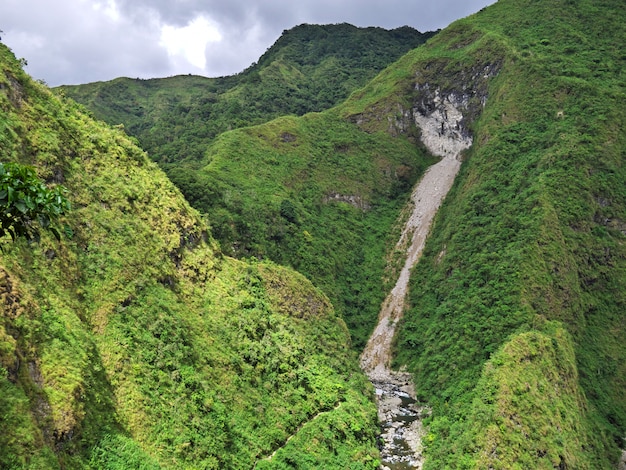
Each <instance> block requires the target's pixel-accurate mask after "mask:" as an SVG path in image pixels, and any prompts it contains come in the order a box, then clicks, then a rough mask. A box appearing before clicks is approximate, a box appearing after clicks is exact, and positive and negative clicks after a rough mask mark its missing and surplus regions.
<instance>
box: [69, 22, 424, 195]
mask: <svg viewBox="0 0 626 470" xmlns="http://www.w3.org/2000/svg"><path fill="white" fill-rule="evenodd" d="M430 36H432V33H425V34H422V33H420V32H418V31H416V30H414V29H412V28H409V27H402V28H398V29H394V30H385V29H382V28H357V27H354V26H351V25H348V24H337V25H324V26H318V25H306V24H304V25H300V26H297V27H295V28H292V29H290V30H288V31H284V32H283V34H282V35H281V37H280V38H279V39H278V40H277V41H276V43H275V44H274V45H273V46H272V47H270V48H269V49H268V50H267V52H266V53H265V54H263V56H262V57H261V58H260V59H259V61H258V63H257V64H253V65H251V66H250V67H249V68H247V69H246V70H244V71H243V72H241V73H240V74H237V75H233V76H229V77H221V78H205V77H196V76H177V77H171V78H166V79H155V80H139V79H137V80H133V79H127V78H119V79H116V80H113V81H111V82H105V83H93V84H86V85H78V86H65V87H61V88H60V89H61V90H62V91H63V93H65V94H67V95H68V96H70V97H72V98H73V99H75V100H76V101H78V102H80V103H82V104H84V105H86V106H87V107H89V109H90V110H91V111H92V112H93V113H94V114H95V116H96V117H97V118H99V119H103V120H105V121H106V122H108V123H110V124H112V125H117V124H123V125H124V126H125V129H126V130H127V132H129V133H130V134H131V135H133V136H135V137H137V138H138V139H139V142H140V143H141V145H142V147H143V148H144V149H145V150H147V151H148V153H149V154H150V156H151V157H152V158H153V159H154V160H156V161H157V162H159V163H160V164H166V163H172V162H179V161H181V160H185V159H200V158H202V156H203V154H204V151H205V148H206V146H207V145H208V144H209V143H210V142H211V141H212V140H213V139H214V138H215V137H217V136H218V135H219V134H221V133H222V132H225V131H227V130H230V129H236V128H241V127H245V126H249V125H254V124H259V123H262V122H266V121H269V120H270V119H273V118H276V117H279V116H284V115H290V114H295V115H303V114H306V113H308V112H312V111H322V110H324V109H328V108H330V107H331V106H334V105H336V104H338V103H340V102H341V101H342V100H344V99H346V98H347V97H348V96H349V94H350V93H351V92H352V91H354V90H355V89H357V88H359V87H360V86H363V85H364V84H365V83H367V81H368V80H370V79H372V78H373V77H374V76H375V75H376V73H378V72H379V71H380V70H381V69H383V68H384V67H386V66H387V65H389V64H390V63H391V62H393V61H394V60H396V59H397V58H399V57H400V56H402V55H403V54H404V53H406V52H407V51H409V50H411V49H412V48H414V47H417V46H419V45H420V44H422V43H424V42H425V41H426V39H428V38H429V37H430ZM169 168H170V167H169V166H166V167H165V169H166V171H168V174H169ZM185 195H186V196H187V197H189V195H188V194H187V193H185ZM190 199H191V198H190Z"/></svg>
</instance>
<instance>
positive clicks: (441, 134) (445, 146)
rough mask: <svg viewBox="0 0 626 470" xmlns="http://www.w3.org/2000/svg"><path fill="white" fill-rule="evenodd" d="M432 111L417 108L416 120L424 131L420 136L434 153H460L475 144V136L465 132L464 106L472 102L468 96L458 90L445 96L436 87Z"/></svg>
mask: <svg viewBox="0 0 626 470" xmlns="http://www.w3.org/2000/svg"><path fill="white" fill-rule="evenodd" d="M429 105H430V106H429V108H434V109H432V111H430V112H428V113H424V112H423V111H422V112H420V111H418V110H415V112H414V119H415V124H417V126H418V127H419V128H420V130H421V132H422V134H421V136H420V140H421V141H422V143H423V144H424V146H425V147H426V148H427V149H428V151H429V152H430V153H432V154H433V155H437V156H440V157H456V156H457V155H459V154H460V153H461V152H462V151H463V150H465V149H467V148H469V147H470V146H471V145H472V139H471V137H469V135H466V133H465V132H463V128H462V122H463V113H462V112H461V109H462V108H466V107H467V105H468V102H467V98H466V97H464V96H459V95H457V94H449V95H446V96H443V97H442V96H441V93H440V91H439V89H437V90H435V92H434V96H433V97H432V102H431V103H429Z"/></svg>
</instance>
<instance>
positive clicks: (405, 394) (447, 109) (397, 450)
mask: <svg viewBox="0 0 626 470" xmlns="http://www.w3.org/2000/svg"><path fill="white" fill-rule="evenodd" d="M460 107H461V108H462V107H463V103H461V102H458V100H457V99H455V98H454V97H452V96H446V97H442V96H441V95H440V94H439V91H438V90H437V91H436V92H435V93H434V94H433V95H432V106H431V107H430V112H429V113H427V114H426V113H420V112H416V113H415V115H414V119H415V122H416V124H417V125H418V126H419V127H420V129H421V140H422V143H423V144H424V145H425V146H426V147H427V148H428V149H429V151H430V152H431V153H433V154H434V155H438V156H441V157H442V159H441V160H440V161H439V162H438V163H436V164H435V165H433V166H431V167H430V168H429V169H428V170H427V171H426V173H425V174H424V176H423V177H422V179H421V180H420V182H419V183H418V184H417V185H416V187H415V188H414V190H413V193H412V195H411V201H410V204H411V205H412V208H411V215H410V217H409V218H408V220H407V221H406V223H405V225H404V227H403V231H402V234H401V236H400V239H399V240H398V243H397V244H396V248H397V249H403V248H404V247H406V261H405V263H404V266H403V268H402V270H401V271H400V274H399V276H398V279H397V282H396V284H395V286H394V287H393V289H392V290H391V292H390V293H389V295H388V296H387V298H386V299H385V301H384V302H383V305H382V307H381V310H380V314H379V317H378V324H377V326H376V328H375V330H374V332H373V333H372V335H371V336H370V339H369V341H368V343H367V345H366V347H365V349H364V351H363V353H362V355H361V368H362V369H363V371H364V372H365V373H366V374H367V376H368V377H369V379H370V381H371V382H372V384H373V385H374V387H375V389H376V399H377V403H378V417H379V420H380V423H381V427H382V429H381V435H380V442H381V459H382V466H381V468H382V469H389V470H402V469H411V468H422V465H423V456H422V443H421V438H422V435H423V427H422V420H421V418H422V416H423V415H424V414H425V413H427V412H428V408H427V407H426V406H420V405H419V404H417V403H416V401H415V385H414V384H413V380H412V376H411V374H408V373H404V372H398V371H393V370H391V367H390V364H391V344H392V341H393V337H394V334H395V330H396V325H397V324H398V321H399V320H400V318H401V317H402V313H403V310H404V306H405V298H406V294H407V291H408V285H409V277H410V272H411V269H412V268H413V267H414V266H415V264H416V263H417V262H418V261H419V258H420V256H421V253H422V250H423V248H424V244H425V242H426V237H427V235H428V232H429V230H430V226H431V224H432V221H433V219H434V217H435V214H436V213H437V209H438V208H439V206H440V204H441V202H442V201H443V199H444V198H445V196H446V194H447V193H448V191H449V190H450V188H451V187H452V183H453V182H454V178H455V176H456V174H457V173H458V171H459V168H460V166H461V161H460V153H461V151H463V150H464V149H466V148H468V147H469V146H470V145H471V143H472V142H471V138H470V137H468V136H467V134H466V133H464V132H462V131H461V129H460V126H459V122H460V121H461V120H462V113H461V111H460V110H459V108H460Z"/></svg>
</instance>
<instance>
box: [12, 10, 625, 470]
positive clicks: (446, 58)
mask: <svg viewBox="0 0 626 470" xmlns="http://www.w3.org/2000/svg"><path fill="white" fill-rule="evenodd" d="M625 16H626V10H624V8H623V5H622V2H621V1H619V0H595V1H592V0H544V1H541V2H537V1H534V0H500V1H499V2H498V3H496V4H495V5H493V6H491V7H489V8H486V9H484V10H483V11H481V12H479V13H478V14H476V15H474V16H472V17H469V18H467V19H464V20H461V21H458V22H456V23H454V24H453V25H451V26H450V27H449V28H447V29H446V30H444V31H442V32H441V33H440V34H438V35H437V36H436V37H434V38H432V39H431V40H430V41H429V43H428V44H427V45H426V46H424V47H419V48H416V49H415V50H412V51H411V52H409V53H408V54H406V55H404V56H403V57H402V58H401V59H400V60H399V61H398V62H396V63H395V64H393V65H392V66H391V67H389V68H387V69H385V70H384V71H383V72H382V73H381V74H379V75H378V76H377V77H376V78H375V79H373V80H372V81H371V82H369V83H368V85H367V86H365V87H364V88H363V89H361V90H358V91H356V92H354V93H352V95H351V97H350V98H349V99H348V100H347V101H346V102H345V103H343V104H342V105H340V106H339V107H337V108H334V109H332V110H329V111H325V112H322V113H311V114H307V115H305V116H302V117H294V116H288V117H281V118H279V119H276V120H274V121H271V122H267V123H265V124H263V125H260V126H256V127H246V128H243V129H238V130H234V131H232V132H226V133H223V134H219V135H218V136H217V137H215V136H216V135H217V132H219V130H216V131H215V134H213V135H210V136H209V135H208V134H207V135H203V136H201V138H200V140H198V141H197V142H203V143H202V145H200V146H199V147H198V148H197V149H193V148H192V149H191V150H189V151H188V152H187V151H185V152H182V151H181V152H179V153H176V155H178V156H179V157H180V156H183V155H184V156H187V157H189V158H187V159H186V160H184V161H182V164H181V163H180V162H176V163H175V164H174V162H170V163H169V166H168V167H167V169H168V172H169V174H170V175H172V178H173V179H174V180H175V181H176V183H177V184H178V185H179V186H180V187H181V188H182V189H183V191H184V193H185V194H187V195H190V198H191V199H193V200H194V203H195V204H196V206H197V207H198V208H199V209H201V210H202V211H203V212H205V213H206V214H207V217H208V222H209V223H210V225H211V230H212V233H215V235H216V237H217V238H218V239H219V240H220V245H221V248H218V246H220V245H218V244H217V243H215V242H214V241H213V239H212V238H211V235H210V234H209V232H208V229H207V226H206V225H205V223H204V222H202V221H201V220H200V218H199V216H198V215H197V214H196V213H195V212H194V211H193V210H191V209H190V208H189V207H188V206H187V204H186V203H185V202H184V201H183V199H182V198H181V197H180V194H179V193H178V190H177V189H176V188H175V187H174V186H173V185H172V184H171V183H170V182H169V181H168V180H167V179H166V178H164V176H163V175H162V173H160V172H159V171H158V170H157V168H156V167H155V166H154V165H152V164H150V163H149V162H148V161H147V159H146V157H145V156H144V155H143V154H142V153H141V152H140V151H139V150H138V149H137V148H136V147H134V146H133V145H132V144H131V143H130V142H129V140H128V139H127V138H126V137H124V136H123V134H122V133H121V132H119V131H114V130H109V129H106V128H105V127H104V126H101V125H98V124H95V123H93V122H92V121H90V120H89V119H87V118H86V117H85V116H84V115H83V114H81V112H80V111H79V110H78V109H76V108H77V106H75V105H71V104H68V103H66V102H64V101H62V100H60V99H57V98H54V97H52V96H50V95H49V94H48V92H47V91H45V90H43V89H42V88H41V87H39V86H38V85H36V84H33V83H32V82H31V81H30V80H28V79H27V78H26V77H24V76H23V73H22V72H21V71H19V70H18V69H17V64H16V63H15V60H14V59H12V58H11V57H10V56H9V55H8V54H7V53H5V52H3V54H5V56H3V61H4V62H3V66H4V67H5V70H6V68H7V67H8V68H9V70H10V72H9V73H8V74H6V75H5V76H4V78H2V80H3V81H2V86H0V97H2V99H3V100H4V101H2V103H1V106H2V111H3V114H1V115H0V119H2V121H0V129H2V133H1V134H0V136H1V137H0V138H1V139H2V140H0V142H2V144H3V151H4V149H5V148H7V149H9V151H8V152H7V155H8V156H9V157H8V159H9V160H12V161H20V162H23V163H28V164H33V165H35V166H36V167H37V171H38V174H39V176H40V177H41V178H43V179H44V180H45V181H47V182H49V183H54V182H61V183H63V184H64V185H66V186H67V187H68V189H69V190H70V194H71V195H72V204H73V206H74V208H75V209H74V211H73V212H72V213H70V215H68V216H67V223H68V225H69V226H70V227H71V228H72V230H73V231H74V236H73V238H72V239H70V240H62V241H61V242H60V243H57V242H55V241H53V240H49V239H47V238H45V237H43V238H42V242H41V244H40V245H28V244H26V243H25V242H23V241H18V242H17V243H15V244H10V243H7V247H6V248H5V251H4V253H3V255H2V256H3V257H2V271H1V274H2V278H1V279H2V284H1V285H2V288H3V291H2V293H1V295H2V298H3V299H4V302H3V308H4V315H3V317H2V321H3V324H2V329H0V341H1V343H0V345H1V346H0V348H1V349H0V364H2V366H3V367H4V370H5V371H6V372H5V373H4V376H3V378H2V382H0V383H1V385H0V386H1V387H2V393H0V400H2V402H1V403H0V406H1V407H2V409H3V410H8V411H7V412H6V413H5V414H3V415H2V416H3V418H2V419H3V420H4V421H3V429H12V430H15V431H14V432H12V433H9V434H8V435H3V436H2V437H0V450H1V452H0V456H3V457H2V458H5V459H6V461H5V462H2V464H3V465H5V466H8V465H10V464H18V465H19V464H21V463H22V462H26V461H28V462H29V463H30V465H31V466H32V467H35V466H36V465H38V464H39V462H45V464H48V463H49V462H53V463H56V462H58V464H57V466H61V465H66V466H75V467H79V466H81V465H83V464H87V463H88V462H90V464H91V465H92V466H94V467H105V468H106V467H107V466H108V467H109V468H124V466H131V467H132V466H137V467H139V466H140V465H144V466H145V467H146V468H154V467H156V466H162V467H177V466H178V467H181V466H182V467H184V466H185V465H187V466H194V467H198V466H202V465H204V466H207V467H211V466H213V467H220V466H221V467H226V468H228V467H234V468H247V467H250V466H251V463H252V462H256V461H257V460H259V459H261V458H263V459H262V460H259V461H258V463H257V468H268V467H269V468H294V467H295V468H316V467H317V468H332V466H336V467H338V468H361V467H364V468H373V467H375V466H376V460H375V459H376V451H375V449H374V440H373V439H374V437H373V435H374V432H375V430H374V428H375V425H374V423H375V420H376V417H375V412H374V411H373V408H372V405H371V403H370V402H369V401H368V393H369V392H368V388H367V387H366V386H365V384H364V383H363V378H362V375H361V374H360V373H359V372H358V371H357V370H356V367H355V361H354V353H353V352H352V351H351V350H350V347H349V345H348V343H349V341H348V336H347V332H346V331H345V329H344V328H343V323H342V322H341V320H340V319H339V316H343V317H344V318H345V319H346V321H347V324H348V326H349V328H350V329H351V332H350V333H351V334H352V336H353V338H354V342H353V344H354V345H356V347H357V348H358V347H359V346H360V345H361V344H362V342H363V340H364V338H365V337H366V335H367V332H368V330H369V328H371V325H373V323H374V321H375V317H376V310H377V306H378V304H379V303H380V300H381V298H382V295H383V294H384V289H383V286H384V284H385V283H384V281H382V278H383V277H384V276H385V275H387V276H389V273H384V272H383V260H384V254H385V250H388V249H389V246H390V244H389V243H387V241H388V240H393V238H391V237H390V233H391V232H392V231H393V230H394V228H393V227H394V220H395V219H396V217H397V216H398V214H399V212H400V207H401V205H402V202H403V201H404V200H405V199H406V195H407V193H408V190H409V188H410V187H411V185H412V184H413V183H414V182H415V180H416V179H417V178H418V176H419V174H420V173H421V172H422V171H423V169H424V167H425V165H427V164H428V163H429V162H430V161H432V159H429V157H427V156H426V154H425V151H424V150H423V149H422V148H421V146H420V145H419V144H418V143H417V142H418V137H419V129H417V128H416V127H415V125H414V120H413V113H415V112H416V110H418V109H420V108H424V107H427V105H428V103H425V101H424V93H425V92H424V90H430V91H431V92H432V93H435V92H436V93H440V94H441V96H444V95H446V94H447V93H451V92H455V93H457V94H458V95H459V96H463V97H464V98H466V99H467V103H468V104H467V107H466V109H465V115H464V120H463V122H462V123H459V125H460V126H464V127H465V128H467V129H469V130H470V131H471V133H472V134H473V137H474V145H473V147H472V148H471V149H470V150H469V151H467V152H466V153H465V154H464V155H463V158H464V163H463V166H462V168H461V172H460V174H459V176H458V177H457V181H456V183H455V185H454V187H453V188H452V191H451V193H450V194H449V196H448V197H447V199H446V201H445V203H444V205H443V207H442V208H441V210H440V213H439V214H438V216H437V219H436V221H435V225H434V227H433V229H432V233H431V237H430V240H429V241H428V243H427V246H426V248H425V252H424V255H423V258H422V261H421V262H420V264H419V265H418V266H417V267H416V269H415V270H414V272H413V275H412V280H411V296H410V297H411V298H410V308H409V310H408V312H407V313H406V315H405V319H404V322H403V324H402V325H401V328H400V331H399V335H398V338H397V341H396V345H395V347H396V353H397V359H396V365H398V366H405V367H406V368H407V369H408V370H410V371H411V372H413V373H414V375H415V382H416V384H417V390H418V394H419V398H420V400H423V401H425V402H427V403H428V404H430V405H431V406H432V408H433V412H432V416H431V417H430V418H429V419H428V420H427V424H428V426H429V427H428V434H427V435H426V436H425V439H424V441H425V444H426V455H427V459H426V468H431V469H439V468H464V469H474V468H475V469H478V468H502V469H509V468H520V469H521V468H576V469H596V468H602V469H604V468H615V466H616V465H617V460H618V455H619V449H620V447H621V446H622V445H623V438H624V436H626V383H625V379H624V377H626V350H625V349H624V348H623V344H622V343H623V338H624V337H625V336H626V335H625V333H626V332H625V331H624V329H625V328H626V322H625V321H624V311H625V307H626V305H625V304H626V297H625V293H626V170H625V166H624V160H625V157H626V155H625V153H626V150H625V149H626V133H624V131H623V129H624V128H626V110H625V108H624V106H623V105H622V104H623V103H624V102H625V98H626V87H625V85H626V78H625V76H624V70H626V63H625V62H626V55H625V54H624V52H623V51H624V46H625V45H626V29H625V28H624V26H623V25H624V24H626V17H625ZM296 30H297V28H296ZM305 31H313V30H307V29H306V28H304V29H302V30H301V32H305ZM315 31H320V30H315ZM288 50H289V48H286V47H285V48H284V51H288ZM3 51H4V50H3ZM285 53H286V52H285ZM268 54H269V52H268ZM294 54H295V53H294ZM296 55H297V54H296ZM267 57H270V58H271V54H270V55H268V56H267ZM267 60H268V61H270V62H271V63H272V64H273V63H275V62H274V61H272V60H270V59H267ZM264 61H265V59H262V60H260V61H259V64H257V65H256V66H254V67H253V68H252V69H254V68H255V67H259V70H258V71H259V76H260V77H261V79H263V73H262V72H263V71H269V70H271V68H267V67H268V66H267V64H266V63H265V62H264ZM4 64H9V65H4ZM288 70H291V69H286V72H287V71H288ZM286 72H285V73H286ZM268 73H269V72H268ZM250 76H252V75H250ZM287 76H288V74H287ZM169 80H170V81H169V82H168V83H171V84H176V83H183V82H186V83H187V84H188V85H189V84H192V83H197V84H198V88H202V87H203V85H201V82H202V80H204V79H199V78H198V77H175V78H172V79H169ZM194 80H195V81H194ZM233 80H235V78H233ZM253 81H254V80H253ZM129 83H130V82H129ZM137 83H140V82H137ZM133 86H135V85H133ZM142 86H143V85H142ZM172 88H176V87H174V86H173V87H172ZM125 89H130V88H125ZM137 89H139V88H137ZM120 90H121V91H123V90H122V89H120ZM116 93H117V92H116ZM133 93H134V92H133ZM179 93H182V92H181V91H180V90H179ZM198 93H200V92H198ZM116 96H117V95H116ZM128 96H129V97H131V98H133V99H135V98H134V97H135V96H138V95H134V94H132V93H131V95H128ZM178 96H183V95H178ZM198 96H199V95H198ZM25 97H28V98H27V99H26V98H25ZM116 99H118V98H116ZM119 100H120V101H119V102H118V103H119V104H120V109H122V110H123V109H128V107H127V104H128V102H127V103H126V105H125V104H124V97H123V96H121V97H120V98H119ZM129 102H131V103H133V101H129ZM155 103H157V106H154V108H153V109H155V110H158V109H160V106H158V104H159V103H160V102H159V101H155ZM87 104H89V103H87ZM92 104H94V106H96V107H95V110H94V113H97V112H98V111H97V106H99V105H96V103H95V102H94V103H92ZM142 106H144V104H142ZM142 112H144V111H142ZM233 112H234V113H235V111H233ZM277 112H278V111H277ZM183 114H184V113H183ZM233 115H234V114H233ZM242 116H243V114H242ZM265 117H266V118H267V117H268V116H265ZM246 119H247V118H246ZM35 122H36V123H37V125H34V123H35ZM176 122H179V123H180V125H181V126H182V124H184V123H185V121H182V120H181V121H176ZM248 123H249V121H246V122H245V123H242V124H248ZM164 126H165V124H164ZM237 126H238V125H235V126H234V127H237ZM127 127H129V126H127ZM166 127H167V126H165V127H163V128H160V130H159V132H164V129H165V128H166ZM155 128H156V127H155ZM186 130H187V129H183V128H182V127H181V128H178V129H177V128H175V127H174V128H172V129H171V132H172V134H170V135H171V136H174V135H176V136H180V135H182V134H181V132H185V131H186ZM175 133H176V134H175ZM209 141H210V144H207V142H209ZM194 142H196V141H194V140H193V139H191V138H190V139H187V138H184V139H180V138H179V139H178V143H176V144H174V145H183V144H184V145H188V146H190V148H191V147H193V146H194V145H197V144H196V143H194ZM155 145H156V144H155ZM198 145H199V144H198ZM159 148H160V147H159ZM172 148H173V147H172ZM61 149H63V150H62V151H61ZM166 154H171V155H173V154H174V152H171V148H170V150H167V151H166V152H165V153H164V154H163V155H166ZM177 158H178V157H177ZM159 159H160V162H161V163H162V164H166V165H167V161H166V159H163V158H159ZM190 170H193V171H190ZM86 181H89V184H88V185H87V184H85V182H86ZM225 254H236V255H238V256H239V257H241V258H250V259H251V260H252V261H250V260H249V261H235V260H233V259H231V258H228V257H227V256H225ZM387 255H388V257H389V258H390V259H393V258H394V253H387ZM267 258H269V259H272V260H274V261H275V262H277V263H281V264H287V265H291V266H292V267H295V268H296V269H298V270H299V271H301V272H302V273H305V274H306V275H307V276H308V277H310V278H311V279H312V280H314V284H315V285H316V286H317V287H319V288H321V289H322V290H323V291H324V292H325V293H326V294H327V295H328V296H329V297H330V298H331V300H332V302H333V303H335V304H336V309H337V310H336V312H338V313H339V315H338V314H337V313H336V312H335V311H333V309H332V307H331V306H330V303H329V302H328V300H327V298H326V297H325V296H324V295H323V294H321V293H320V292H319V291H318V290H316V288H315V287H313V285H312V284H310V283H309V282H308V281H306V279H305V278H303V277H301V276H300V275H298V274H296V273H294V272H293V271H291V270H290V269H289V268H283V267H279V266H278V265H276V264H272V263H270V262H266V261H254V260H256V259H267ZM129 351H130V352H131V354H129ZM172 411H173V412H172ZM207 423H209V424H208V425H207ZM294 432H295V436H294V438H293V439H290V440H287V437H288V436H289V435H291V434H292V433H294ZM283 444H284V447H281V446H283ZM275 449H278V451H277V452H276V454H275V455H273V456H272V452H273V450H275ZM6 456H9V457H11V458H13V460H9V457H6ZM29 459H30V460H29ZM198 462H200V463H198ZM45 464H44V463H41V464H40V465H39V466H41V467H43V466H45Z"/></svg>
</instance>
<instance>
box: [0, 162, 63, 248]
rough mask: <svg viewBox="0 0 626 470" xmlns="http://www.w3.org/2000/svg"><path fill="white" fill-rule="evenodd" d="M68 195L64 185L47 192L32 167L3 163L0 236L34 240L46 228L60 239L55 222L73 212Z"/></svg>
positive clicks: (0, 174)
mask: <svg viewBox="0 0 626 470" xmlns="http://www.w3.org/2000/svg"><path fill="white" fill-rule="evenodd" d="M66 193H67V190H66V189H65V188H64V187H62V186H55V187H54V188H52V189H48V188H47V187H46V185H45V184H44V183H43V182H42V181H41V180H40V179H39V178H38V177H37V173H36V172H35V169H34V168H32V167H29V166H26V165H20V164H18V163H0V236H4V235H6V234H9V235H11V238H12V239H13V240H15V239H16V238H17V237H25V238H26V239H28V240H32V239H37V238H39V228H43V229H47V230H50V231H51V232H52V233H53V234H54V236H55V237H56V238H57V239H60V237H61V234H60V232H59V230H58V229H57V228H56V227H54V225H52V222H53V221H54V220H55V219H57V218H58V217H59V216H60V215H62V214H64V213H66V212H67V211H68V210H69V209H70V202H69V201H68V200H67V198H66V197H65V195H66ZM37 224H38V225H37Z"/></svg>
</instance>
